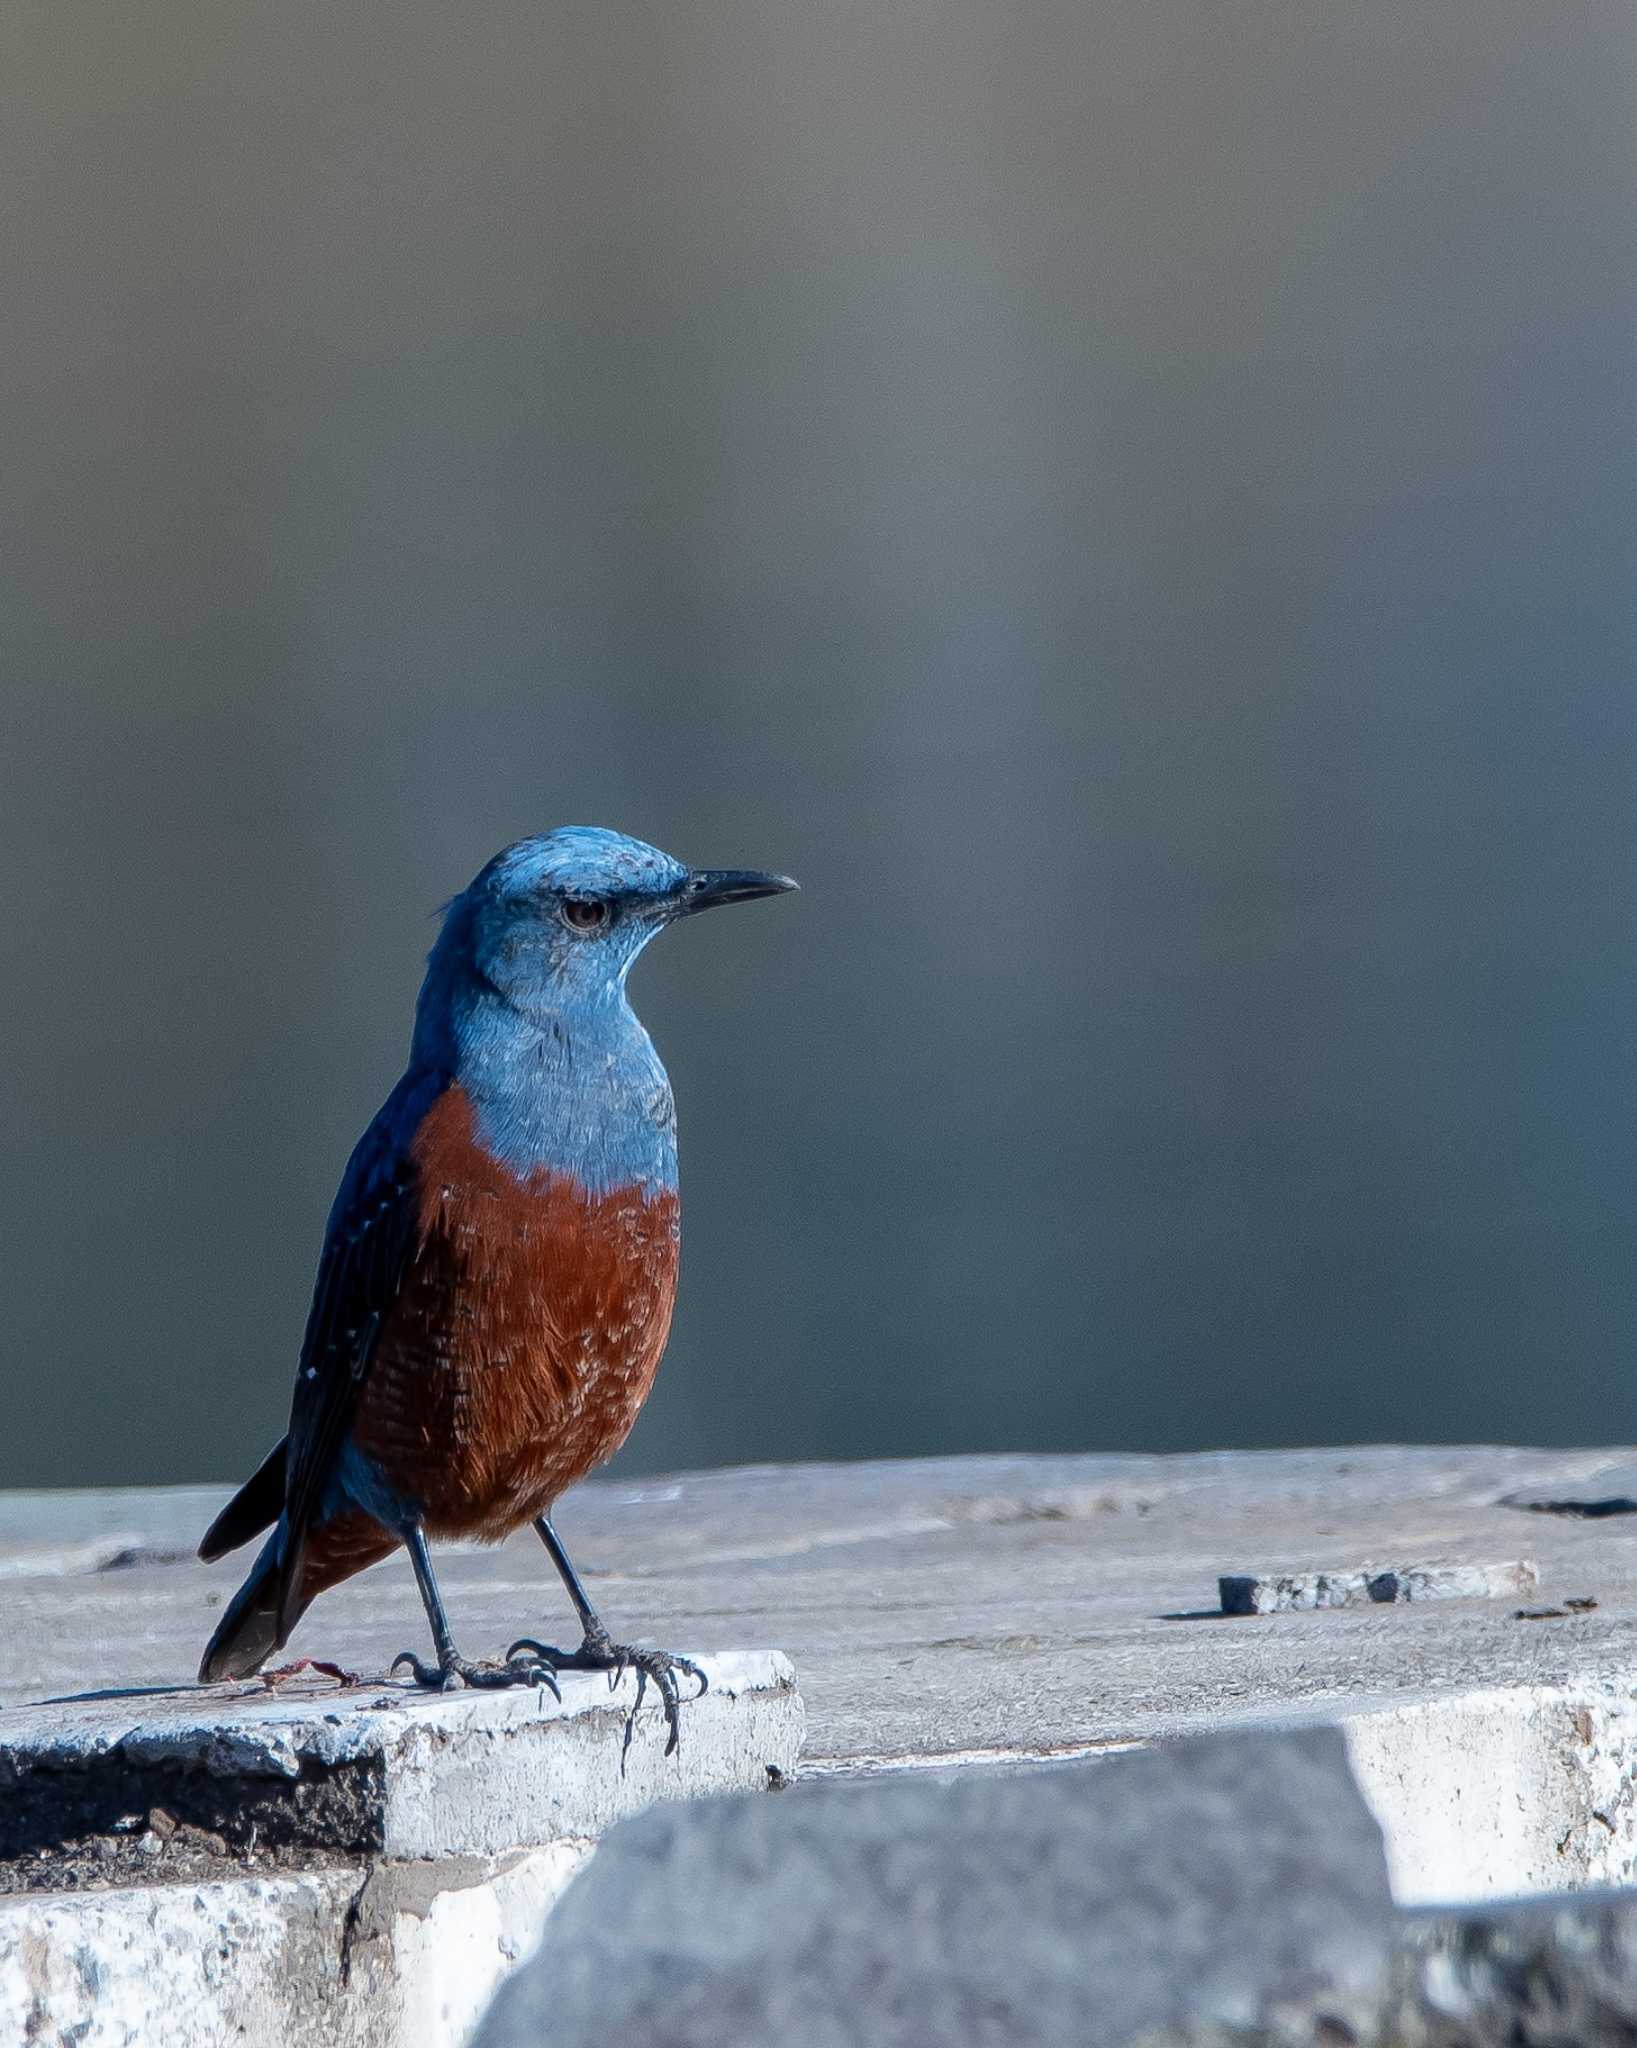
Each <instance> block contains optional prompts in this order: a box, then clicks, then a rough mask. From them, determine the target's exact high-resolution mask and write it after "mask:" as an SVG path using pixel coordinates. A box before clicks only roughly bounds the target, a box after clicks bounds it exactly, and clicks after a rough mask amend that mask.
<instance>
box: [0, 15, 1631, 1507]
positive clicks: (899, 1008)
mask: <svg viewBox="0 0 1637 2048" xmlns="http://www.w3.org/2000/svg"><path fill="white" fill-rule="evenodd" d="M0 81H3V83H0V93H3V95H4V99H5V103H6V104H5V109H4V120H3V135H4V141H3V144H0V150H3V155H4V161H3V163H0V192H3V194H4V218H5V226H4V231H3V232H4V249H5V262H4V265H3V278H4V293H5V302H6V309H7V310H6V322H5V337H6V338H5V344H4V349H3V353H0V391H3V395H4V404H5V422H4V445H5V449H6V455H5V461H4V469H3V482H0V504H3V515H4V532H3V535H0V575H3V578H4V584H5V592H4V609H3V619H4V628H3V630H4V651H3V673H0V862H3V872H4V878H5V906H6V907H5V917H6V927H7V929H6V943H5V946H4V949H3V953H0V1119H3V1129H4V1133H5V1139H4V1147H5V1155H4V1156H5V1162H6V1171H5V1174H4V1177H3V1182H0V1232H3V1235H0V1261H3V1278H4V1287H3V1289H0V1360H3V1365H4V1371H5V1373H6V1375H7V1380H8V1384H9V1387H10V1389H11V1398H10V1399H9V1400H8V1401H7V1404H6V1413H5V1421H4V1424H3V1425H0V1483H6V1484H10V1485H18V1484H39V1485H45V1484H68V1483H76V1482H78V1483H83V1482H89V1481H94V1480H109V1481H113V1480H130V1481H136V1480H167V1479H183V1478H204V1477H212V1478H226V1477H228V1476H230V1475H237V1474H239V1473H241V1472H242V1471H243V1470H245V1469H247V1467H248V1464H249V1461H250V1460H251V1459H252V1458H254V1457H255V1456H256V1455H258V1454H259V1453H260V1451H261V1450H262V1449H263V1448H264V1447H265V1446H266V1445H267V1444H268V1443H269V1442H270V1441H272V1439H273V1438H274V1437H275V1436H276V1434H277V1433H278V1431H279V1430H280V1429H281V1428H282V1426H283V1417H284V1413H285V1408H286V1402H287V1398H288V1390H289V1385H290V1379H291V1373H292V1367H293V1358H294V1352H295V1347H296V1344H297V1341H298V1338H299V1334H300V1330H301V1325H302V1321H303V1318H304V1315H305V1311H306V1306H307V1292H308V1288H309V1284H310V1279H311V1272H312V1266H313V1261H314V1258H315V1256H316V1252H317V1248H318V1242H319V1237H320V1232H321V1228H322V1221H323V1216H324V1211H325V1208H326V1206H327V1204H328V1201H329V1198H330V1194H331V1191H332V1189H333V1186H334V1183H335V1179H336V1176H337V1174H338V1173H339V1171H340V1168H341V1166H342V1163H343V1161H344V1159H345V1157H346V1154H347V1151H348V1149H349V1147H350V1145H351V1143H352V1141H353V1138H354V1137H355V1135H356V1134H357V1132H358V1130H359V1129H360V1127H361V1126H362V1125H363V1123H364V1122H365V1120H366V1119H367V1118H368V1117H369V1115H370V1113H371V1111H372V1110H373V1109H374V1107H375V1105H376V1103H377V1101H378V1100H379V1099H380V1097H381V1096H382V1095H383V1094H384V1093H385V1091H386V1089H387V1088H388V1087H389V1086H390V1084H391V1082H392V1081H393V1079H394V1078H395V1076H396V1074H397V1072H398V1070H399V1064H400V1060H401V1056H402V1053H403V1049H404V1046H405V1042H406V1036H407V1029H408V1019H409V1010H410V1004H411V1001H412V998H413V995H414V991H415V987H416V984H417V980H418V976H419V970H420V963H421V959H422V956H423V954H424V952H425V949H426V947H427V945H428V944H429V943H430V939H431V935H432V929H433V928H432V925H431V923H430V922H429V915H428V914H429V912H430V911H431V910H432V909H433V908H434V907H435V906H436V905H437V904H438V903H439V902H440V901H441V900H442V899H443V898H444V897H445V896H447V895H448V894H450V893H451V892H452V891H453V890H455V889H457V888H458V887H460V886H461V884H462V883H463V882H464V881H465V880H466V879H467V878H468V876H469V875H470V873H471V872H472V871H473V870H474V869H475V868H476V867H477V866H478V865H479V863H480V862H481V861H482V860H483V859H484V858H485V857H486V856H487V855H488V854H489V853H490V852H491V851H492V850H493V849H494V848H495V847H496V846H498V845H499V844H501V843H502V842H503V841H505V840H507V839H510V838H512V837H515V836H517V835H519V834H521V833H524V832H527V831H530V830H536V829H541V828H544V827H547V826H549V825H552V824H555V823H562V822H582V821H585V822H601V823H608V824H613V825H617V826H620V827H622V828H624V829H626V830H629V831H634V832H636V833H639V834H640V835H642V836H643V837H646V838H651V839H654V840H657V841H658V842H660V843H661V844H662V845H664V846H666V847H668V848H670V849H672V850H673V851H675V852H677V853H679V854H681V855H683V856H684V857H685V858H689V859H692V860H695V861H700V862H710V863H721V864H740V863H744V864H767V865H771V866H777V867H781V868H787V869H789V870H790V871H792V872H793V873H795V874H797V875H799V876H800V877H801V879H802V881H803V883H804V885H805V893H804V894H803V895H802V896H801V897H799V898H797V899H794V900H793V901H791V902H788V903H780V904H776V905H764V906H758V907H757V908H755V909H752V910H746V911H740V912H736V913H734V914H733V915H732V916H729V917H722V918H718V919H709V920H705V921H703V922H702V923H701V924H700V925H698V926H695V927H692V928H689V929H686V930H684V931H682V932H679V933H677V934H675V935H673V936H672V937H671V938H670V939H669V940H668V941H667V942H666V943H664V944H663V945H661V946H659V947H657V948H656V949H655V950H654V952H653V953H652V954H650V955H649V956H648V957H647V958H646V959H645V961H644V962H643V964H642V966H641V967H640V969H639V970H638V972H637V974H636V975H635V977H634V978H633V992H634V994H635V996H636V999H637V1002H638V1007H639V1008H640V1010H641V1012H642V1014H643V1016H644V1018H645V1019H646V1021H647V1022H648V1024H649V1026H650V1028H651V1029H652V1030H653V1032H654V1035H655V1037H656V1039H657V1041H658V1042H659V1044H660V1047H661V1050H662V1051H663V1052H664V1054H665V1055H666V1057H667V1059H668V1062H669V1064H670V1067H671V1072H672V1078H673V1080H674V1081H675V1083H676V1089H677V1095H678V1099H679V1104H680V1110H681V1117H682V1138H683V1170H684V1186H685V1196H686V1224H685V1232H684V1238H685V1257H684V1280H683V1295H682V1302H681V1306H680V1310H679V1314H678V1321H677V1326H676V1333H675V1338H674V1341H673V1344H672V1349H671V1354H670V1358H669V1361H668V1363H667V1366H666V1369H665V1371H664V1373H663V1374H662V1375H661V1379H660V1383H659V1389H658V1392H657V1393H656V1395H655V1398H654V1400H653V1402H652V1403H651V1405H650V1407H649V1409H648V1411H647V1413H646V1414H645V1416H644V1418H643V1420H642V1422H641V1423H640V1424H639V1427H638V1431H637V1434H636V1437H635V1438H634V1440H633V1443H632V1445H631V1447H630V1449H629V1450H628V1452H627V1453H626V1454H625V1455H626V1458H627V1461H628V1464H629V1465H630V1467H631V1468H633V1469H635V1468H638V1467H647V1468H652V1467H662V1466H672V1465H691V1464H699V1463H717V1462H727V1461H734V1460H744V1459H775V1458H781V1459H782V1458H796V1457H814V1456H848V1457H851V1456H859V1455H868V1454H880V1453H889V1452H919V1451H940V1450H953V1449H957V1448H960V1449H966V1448H984V1447H1003V1446H1004V1447H1029V1446H1038V1447H1051V1446H1085V1447H1111V1448H1121V1447H1137V1446H1149V1447H1155V1448H1162V1449H1163V1448H1172V1447H1181V1446H1195V1445H1235V1444H1249V1443H1262V1444H1272V1443H1300V1442H1325V1441H1340V1440H1347V1439H1361V1438H1395V1437H1396V1438H1404V1437H1409V1438H1423V1439H1425V1438H1440V1437H1443V1438H1466V1437H1480V1438H1504V1439H1520V1440H1533V1441H1537V1442H1543V1443H1560V1442H1566V1441H1574V1440H1587V1439H1590V1440H1599V1439H1618V1438H1625V1439H1630V1438H1632V1437H1633V1436H1634V1435H1637V1375H1634V1374H1633V1372H1632V1370H1631V1355H1632V1350H1633V1333H1634V1328H1637V1262H1634V1259H1633V1256H1632V1247H1633V1226H1634V1222H1637V1182H1634V1175H1633V1166H1634V1162H1637V1105H1634V1077H1633V1050H1634V1048H1633V1036H1634V1031H1633V1020H1634V1018H1637V986H1634V975H1633V966H1634V962H1637V932H1634V909H1637V905H1634V883H1637V857H1634V848H1637V819H1634V807H1633V784H1634V771H1637V687H1634V685H1637V673H1634V659H1633V657H1634V654H1637V580H1634V569H1637V546H1634V542H1637V521H1634V515H1637V466H1634V462H1633V455H1634V437H1633V424H1634V421H1633V415H1634V411H1637V260H1634V259H1637V121H1634V113H1633V110H1634V107H1637V16H1634V14H1633V13H1632V10H1631V8H1630V6H1629V4H1627V0H1610V4H1607V5H1586V4H1582V0H1570V4H1561V5H1556V6H1550V7H1548V6H1543V5H1541V4H1540V0H1528V4H1521V0H1481V4H1478V0H1471V4H1451V5H1435V6H1429V5H1427V4H1426V0H1403V4H1391V0H1387V4H1383V0H1361V4H1356V5H1354V4H1349V5H1344V6H1337V5H1334V4H1328V5H1318V4H1314V5H1300V6H1297V5H1290V4H1281V0H1257V4H1255V5H1224V4H1223V0H1144V4H1139V5H1134V6H1133V5H1121V6H1116V5H1111V4H1106V0H1090V4H1088V0H1010V4H1007V5H1004V6H1002V5H996V4H980V0H892V4H891V5H881V4H879V0H869V4H857V0H663V4H661V0H617V4H612V5H610V4H608V0H594V4H593V0H574V4H570V5H560V4H552V0H545V4H542V0H477V4H468V5H463V6H460V7H456V6H454V5H451V4H448V0H439V4H431V0H393V4H392V5H390V6H371V5H358V4H345V0H343V4H340V5H337V4H335V0H323V4H318V0H278V4H275V5H269V4H266V0H155V4H152V5H148V6H143V7H134V8H132V7H126V8H117V7H114V6H112V5H110V4H100V5H88V4H80V0H17V4H14V5H13V6H11V7H9V8H8V9H7V10H6V14H5V19H4V23H3V24H0Z"/></svg>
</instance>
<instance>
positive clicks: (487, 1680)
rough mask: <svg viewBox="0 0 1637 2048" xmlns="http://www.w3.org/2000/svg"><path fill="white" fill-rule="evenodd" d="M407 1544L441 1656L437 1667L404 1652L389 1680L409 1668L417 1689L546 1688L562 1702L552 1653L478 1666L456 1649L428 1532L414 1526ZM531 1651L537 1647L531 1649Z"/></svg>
mask: <svg viewBox="0 0 1637 2048" xmlns="http://www.w3.org/2000/svg"><path fill="white" fill-rule="evenodd" d="M404 1543H405V1545H406V1547H407V1548H408V1551H409V1561H410V1563H411V1564H412V1565H413V1566H414V1567H415V1583H416V1585H417V1586H419V1587H420V1589H421V1605H422V1606H423V1607H424V1608H425V1609H426V1618H427V1620H428V1621H429V1622H430V1623H431V1624H432V1644H433V1647H434V1649H435V1650H436V1651H437V1653H438V1661H437V1663H436V1664H435V1665H432V1664H423V1663H422V1662H421V1660H420V1658H419V1657H417V1656H416V1655H415V1652H414V1651H413V1650H404V1651H402V1652H401V1653H400V1654H399V1655H398V1656H396V1657H394V1658H393V1660H392V1669H391V1671H389V1673H388V1674H387V1675H388V1676H389V1677H390V1676H392V1674H393V1673H394V1672H396V1671H397V1669H398V1666H399V1665H400V1664H407V1665H408V1666H409V1669H410V1673H411V1675H412V1676H413V1678H414V1680H415V1683H416V1684H417V1685H426V1686H433V1687H435V1688H436V1689H437V1690H438V1691H440V1692H452V1691H453V1690H454V1689H455V1687H456V1686H458V1685H462V1684H464V1685H477V1686H502V1685H544V1686H549V1687H550V1688H551V1690H552V1691H553V1692H554V1693H557V1697H558V1698H559V1699H561V1698H562V1696H563V1695H562V1694H561V1692H559V1691H558V1688H557V1673H556V1671H555V1669H554V1668H553V1659H552V1657H551V1654H550V1652H549V1651H545V1650H536V1651H535V1654H533V1655H532V1656H530V1657H529V1658H527V1659H526V1660H525V1661H524V1662H522V1663H516V1662H514V1661H513V1660H512V1659H511V1658H509V1657H508V1658H507V1660H506V1662H505V1664H504V1665H502V1666H499V1667H496V1666H495V1665H492V1664H474V1663H472V1662H471V1661H470V1659H468V1658H466V1657H463V1656H462V1655H461V1654H460V1652H459V1651H458V1650H457V1649H456V1648H455V1639H454V1637H453V1636H452V1635H451V1634H450V1633H449V1617H448V1615H447V1614H445V1613H444V1611H443V1596H442V1594H441V1593H439V1591H438V1582H437V1579H436V1578H435V1577H434V1575H433V1572H432V1553H431V1551H430V1550H428V1549H427V1547H426V1532H425V1530H423V1529H421V1528H420V1527H419V1526H418V1525H415V1524H412V1525H411V1526H410V1527H409V1528H407V1529H406V1530H405V1531H404ZM531 1648H533V1646H532V1645H531Z"/></svg>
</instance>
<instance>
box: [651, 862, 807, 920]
mask: <svg viewBox="0 0 1637 2048" xmlns="http://www.w3.org/2000/svg"><path fill="white" fill-rule="evenodd" d="M795 887H796V884H795V883H794V882H793V881H791V879H790V877H789V876H788V875H764V874H762V873H761V872H760V871H759V870H758V869H756V868H695V869H694V871H693V873H692V874H691V875H689V877H688V879H687V880H686V881H685V882H684V883H683V884H682V886H681V888H680V889H678V890H677V892H676V896H675V899H674V901H675V904H676V910H675V913H674V914H675V915H676V916H677V917H691V916H692V915H693V913H694V912H695V911H696V910H714V909H715V908H716V906H717V905H718V904H719V903H754V902H755V900H756V898H757V897H758V896H783V895H785V894H786V893H787V892H788V891H789V890H791V889H794V888H795Z"/></svg>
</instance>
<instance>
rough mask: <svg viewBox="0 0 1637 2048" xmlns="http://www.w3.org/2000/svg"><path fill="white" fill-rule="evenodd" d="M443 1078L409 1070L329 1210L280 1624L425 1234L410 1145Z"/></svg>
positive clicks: (301, 1375)
mask: <svg viewBox="0 0 1637 2048" xmlns="http://www.w3.org/2000/svg"><path fill="white" fill-rule="evenodd" d="M445 1085H446V1083H445V1081H444V1078H443V1077H442V1076H441V1075H437V1074H428V1073H419V1074H417V1073H413V1072H411V1073H408V1074H406V1075H405V1076H404V1078H403V1079H402V1080H401V1081H400V1082H399V1083H398V1085H397V1087H396V1088H395V1089H394V1090H393V1091H392V1093H391V1094H390V1095H389V1096H388V1097H387V1099H386V1101H385V1102H384V1103H383V1104H382V1106H381V1108H380V1110H379V1111H378V1112H377V1113H376V1116H375V1119H374V1121H373V1122H372V1123H371V1125H370V1127H369V1129H368V1130H367V1131H365V1133H364V1135H363V1137H362V1138H360V1139H359V1141H358V1144H357V1146H356V1148H355V1149H354V1151H353V1155H352V1157H351V1159H350V1160H349V1161H348V1162H347V1170H346V1172H345V1173H344V1174H343V1175H342V1179H341V1187H340V1190H339V1192H338V1193H337V1195H336V1198H335V1204H334V1207H333V1208H332V1209H331V1210H330V1220H329V1226H328V1228H327V1230H326V1232H325V1237H324V1249H323V1252H322V1253H321V1254H320V1256H319V1262H318V1278H317V1281H316V1283H315V1285H314V1288H313V1305H312V1308H311V1310H310V1311H309V1313H308V1317H307V1330H306V1334H305V1336H304V1337H303V1338H302V1343H301V1363H300V1365H299V1366H298V1368H297V1371H296V1390H295V1396H294V1399H293V1400H292V1402H291V1405H290V1434H289V1437H288V1440H287V1441H288V1450H287V1453H286V1460H285V1476H284V1516H285V1541H284V1554H283V1558H282V1560H281V1568H280V1575H279V1576H280V1589H279V1617H280V1623H281V1626H284V1625H288V1626H291V1627H293V1626H294V1622H295V1617H296V1613H297V1612H298V1611H299V1601H300V1586H301V1562H302V1554H303V1552H304V1550H305V1548H306V1538H307V1532H308V1530H309V1528H310V1527H311V1526H312V1523H313V1519H314V1517H315V1515H316V1514H317V1512H318V1509H319V1507H320V1504H321V1502H322V1501H323V1498H324V1494H325V1490H326V1488H327V1487H328V1485H329V1481H330V1476H331V1473H332V1472H333V1470H334V1466H335V1459H336V1454H337V1452H338V1451H339V1449H340V1447H341V1443H342V1440H343V1438H344V1437H345V1435H346V1432H347V1428H348V1425H349V1424H350V1422H351V1420H352V1415H353V1410H354V1408H355V1407H356V1405H357V1401H358V1390H359V1388H360V1387H361V1386H362V1385H363V1383H364V1380H365V1378H366V1377H367V1375H368V1373H369V1368H370V1363H371V1361H372V1359H373V1358H374V1356H375V1347H376V1344H377V1341H378V1340H379V1337H380V1334H381V1327H382V1324H383V1323H384V1322H385V1320H386V1318H387V1315H388V1314H389V1312H390V1310H391V1308H392V1305H393V1303H394V1301H395V1300H396V1299H397V1295H398V1289H399V1286H400V1284H401V1282H402V1279H403V1274H404V1269H405V1267H406V1266H407V1265H408V1263H409V1261H410V1260H411V1259H412V1258H413V1256H414V1254H415V1251H416V1248H417V1246H418V1244H419V1241H420V1202H419V1185H418V1175H417V1173H416V1169H415V1161H414V1156H413V1151H412V1147H413V1145H414V1141H415V1134H416V1132H417V1131H418V1130H419V1129H420V1126H421V1122H422V1119H423V1118H424V1117H425V1115H426V1112H427V1111H428V1110H429V1109H430V1108H431V1106H432V1104H433V1103H434V1102H436V1100H437V1099H438V1097H439V1096H440V1095H441V1094H442V1093H443V1090H444V1087H445Z"/></svg>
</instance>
